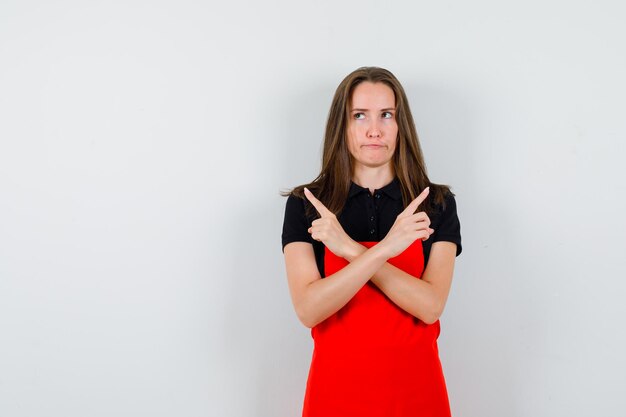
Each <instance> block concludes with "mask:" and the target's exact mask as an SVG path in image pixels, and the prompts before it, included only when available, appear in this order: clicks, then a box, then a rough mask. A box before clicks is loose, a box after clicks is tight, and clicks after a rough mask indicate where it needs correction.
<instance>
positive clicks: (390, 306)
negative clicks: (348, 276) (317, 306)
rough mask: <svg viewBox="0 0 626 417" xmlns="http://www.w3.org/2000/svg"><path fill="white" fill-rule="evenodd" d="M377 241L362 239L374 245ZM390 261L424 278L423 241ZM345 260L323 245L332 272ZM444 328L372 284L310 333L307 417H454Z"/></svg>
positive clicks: (326, 260)
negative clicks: (443, 356)
mask: <svg viewBox="0 0 626 417" xmlns="http://www.w3.org/2000/svg"><path fill="white" fill-rule="evenodd" d="M376 243H377V242H361V244H363V245H364V246H367V247H368V248H369V247H372V246H373V245H375V244H376ZM389 263H390V264H392V265H394V266H396V267H398V268H400V269H402V270H403V271H405V272H407V273H408V274H411V275H413V276H414V277H416V279H419V278H420V277H421V275H422V271H423V269H424V254H423V252H422V241H421V240H417V241H415V242H414V243H413V244H412V245H411V246H409V247H408V248H407V249H406V250H405V251H404V252H403V253H401V254H400V255H398V256H396V257H395V258H391V259H389ZM347 264H348V262H347V261H346V260H345V259H343V258H339V257H337V256H335V255H334V254H333V253H332V252H330V251H329V250H328V248H326V249H325V255H324V270H325V274H326V276H330V275H332V274H334V273H335V272H337V271H339V270H340V269H341V268H343V267H344V266H346V265H347ZM439 330H440V328H439V321H437V322H435V323H433V324H431V325H427V324H425V323H423V322H422V321H420V320H419V319H417V318H415V317H414V316H412V315H411V314H409V313H407V312H405V311H404V310H402V309H401V308H399V307H398V306H396V305H395V304H394V303H393V302H392V301H391V300H389V298H387V296H385V294H384V293H383V292H382V291H380V290H379V289H378V288H377V287H376V286H375V285H374V284H372V283H371V282H368V283H367V284H365V285H364V286H363V288H361V289H360V290H359V291H358V292H357V293H356V295H355V296H354V297H353V298H352V299H351V300H350V301H349V302H348V303H347V304H346V305H345V306H344V307H343V308H341V309H340V310H339V311H337V312H336V313H335V314H333V315H332V316H330V317H329V318H327V319H326V320H324V321H323V322H321V323H320V324H318V325H317V326H315V327H314V328H313V329H312V330H311V335H312V336H313V340H314V351H313V358H312V360H311V367H310V370H309V377H308V380H307V386H306V393H305V398H304V408H303V412H302V416H303V417H370V416H371V417H412V416H415V417H417V416H420V417H422V416H424V417H426V416H428V417H449V416H450V406H449V403H448V394H447V391H446V384H445V380H444V376H443V372H442V369H441V363H440V361H439V352H438V349H437V338H438V336H439Z"/></svg>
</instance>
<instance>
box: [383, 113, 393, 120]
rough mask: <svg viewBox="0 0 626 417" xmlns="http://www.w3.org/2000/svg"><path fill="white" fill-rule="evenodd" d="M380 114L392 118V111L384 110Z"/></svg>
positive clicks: (385, 117)
mask: <svg viewBox="0 0 626 417" xmlns="http://www.w3.org/2000/svg"><path fill="white" fill-rule="evenodd" d="M382 116H383V119H393V113H392V112H390V111H384V112H383V114H382Z"/></svg>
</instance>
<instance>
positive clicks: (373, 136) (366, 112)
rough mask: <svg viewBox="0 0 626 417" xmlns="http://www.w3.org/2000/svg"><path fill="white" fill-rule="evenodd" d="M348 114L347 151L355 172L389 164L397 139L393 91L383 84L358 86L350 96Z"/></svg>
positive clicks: (369, 83) (364, 83)
mask: <svg viewBox="0 0 626 417" xmlns="http://www.w3.org/2000/svg"><path fill="white" fill-rule="evenodd" d="M349 110H350V117H349V119H348V129H347V131H348V138H347V139H348V150H349V151H350V154H351V155H352V158H353V162H354V165H355V168H363V167H380V166H383V165H386V164H389V163H390V161H391V158H392V157H393V153H394V151H395V149H396V140H397V137H398V123H397V122H396V98H395V95H394V93H393V90H392V89H391V88H390V87H389V86H387V85H386V84H384V83H371V82H368V81H366V82H362V83H360V84H359V85H357V86H356V87H355V89H354V91H353V92H352V103H351V105H350V109H349ZM358 165H361V166H358Z"/></svg>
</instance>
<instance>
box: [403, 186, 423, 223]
mask: <svg viewBox="0 0 626 417" xmlns="http://www.w3.org/2000/svg"><path fill="white" fill-rule="evenodd" d="M429 192H430V187H426V188H424V191H422V192H421V193H420V195H418V196H417V197H416V198H415V200H413V201H411V202H410V203H409V205H408V206H406V208H405V209H404V211H402V213H400V215H401V216H410V215H412V214H413V213H415V210H417V208H418V207H419V205H420V204H422V203H423V202H424V200H426V197H428V193H429Z"/></svg>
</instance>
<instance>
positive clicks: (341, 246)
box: [304, 188, 358, 258]
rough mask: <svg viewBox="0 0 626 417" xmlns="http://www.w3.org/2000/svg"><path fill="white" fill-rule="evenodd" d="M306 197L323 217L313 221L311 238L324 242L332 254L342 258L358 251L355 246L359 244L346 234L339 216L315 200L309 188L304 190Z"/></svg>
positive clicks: (310, 231)
mask: <svg viewBox="0 0 626 417" xmlns="http://www.w3.org/2000/svg"><path fill="white" fill-rule="evenodd" d="M304 195H305V196H306V198H307V199H308V200H309V201H310V202H311V204H313V207H315V209H316V210H317V212H318V213H319V214H320V216H321V217H320V218H319V219H316V220H313V222H312V223H311V227H309V233H310V234H311V237H312V238H313V239H315V240H317V241H319V242H322V243H323V244H324V245H325V246H326V247H327V248H328V249H329V250H330V251H331V252H332V253H334V254H335V255H337V256H339V257H341V258H346V257H347V256H349V254H350V253H352V252H354V250H355V249H356V250H358V249H357V248H356V246H355V245H358V243H356V242H355V241H354V240H352V239H351V238H350V236H348V235H347V234H346V232H345V231H344V230H343V228H342V227H341V225H340V224H339V221H338V220H337V216H335V214H334V213H333V212H332V211H330V210H328V209H327V208H326V206H324V204H322V202H321V201H319V200H318V199H317V198H315V196H314V195H313V193H312V192H311V191H309V189H308V188H305V189H304Z"/></svg>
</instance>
